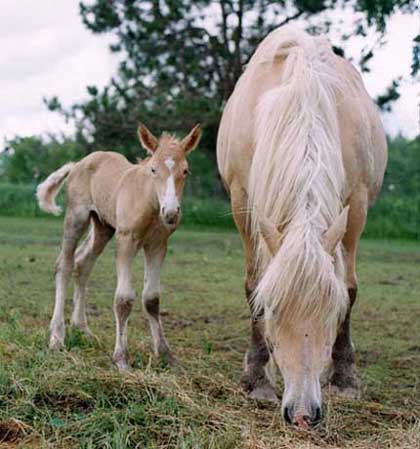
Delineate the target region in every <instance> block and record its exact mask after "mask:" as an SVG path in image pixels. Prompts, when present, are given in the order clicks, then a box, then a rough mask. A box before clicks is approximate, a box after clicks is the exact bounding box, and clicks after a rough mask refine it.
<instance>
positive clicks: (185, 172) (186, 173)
mask: <svg viewBox="0 0 420 449" xmlns="http://www.w3.org/2000/svg"><path fill="white" fill-rule="evenodd" d="M189 173H190V171H189V170H188V168H186V169H185V170H184V176H187V175H188V174H189Z"/></svg>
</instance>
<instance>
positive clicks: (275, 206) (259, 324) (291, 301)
mask: <svg viewBox="0 0 420 449" xmlns="http://www.w3.org/2000/svg"><path fill="white" fill-rule="evenodd" d="M217 158H218V167H219V171H220V174H221V176H222V179H223V182H224V184H225V186H226V188H227V190H228V192H229V194H230V198H231V207H232V213H233V217H234V220H235V223H236V227H237V228H238V230H239V233H240V235H241V237H242V240H243V243H244V251H245V258H246V283H245V289H246V296H247V299H248V302H249V304H250V307H251V311H252V320H251V321H252V322H251V341H250V347H249V350H248V351H247V354H246V356H245V370H244V371H245V372H244V377H243V384H244V387H245V388H246V390H247V391H248V393H249V396H250V397H251V398H257V399H272V400H276V394H275V391H274V388H273V385H272V383H271V382H270V380H269V379H270V378H271V376H270V375H269V373H268V372H267V367H268V366H275V365H277V367H278V368H279V369H280V371H281V374H282V377H283V380H284V393H283V400H282V414H283V416H284V418H285V419H286V421H288V422H289V423H290V422H291V423H293V424H296V425H298V426H299V427H302V428H308V427H310V426H311V425H313V424H315V423H317V422H318V421H319V420H320V417H321V386H320V378H321V374H322V372H323V371H324V370H325V368H327V367H329V368H330V370H331V372H330V374H331V378H330V381H331V384H332V388H333V389H336V390H337V391H338V392H339V393H342V394H344V395H347V396H352V395H355V394H357V391H358V382H357V379H356V376H355V372H354V353H353V348H352V342H351V338H350V313H351V308H352V306H353V304H354V302H355V299H356V291H357V278H356V271H355V263H356V252H357V246H358V242H359V239H360V235H361V233H362V231H363V228H364V226H365V222H366V214H367V210H368V207H369V206H370V205H372V203H373V202H374V200H375V198H376V197H377V195H378V194H379V191H380V188H381V185H382V181H383V176H384V171H385V166H386V160H387V148H386V139H385V134H384V131H383V128H382V125H381V122H380V119H379V115H378V112H377V110H376V108H375V106H374V104H373V102H372V100H371V99H370V97H369V95H368V94H367V92H366V90H365V88H364V86H363V83H362V80H361V77H360V75H359V74H358V72H357V71H356V70H355V69H354V67H353V66H352V65H351V64H350V63H349V62H347V61H346V60H344V59H343V58H341V57H338V56H336V55H335V54H334V53H333V51H332V49H331V45H330V43H329V42H328V41H327V40H326V39H324V38H321V37H311V36H309V35H308V34H307V33H305V32H303V31H301V30H299V29H297V28H295V27H294V26H284V27H280V28H278V29H276V30H274V31H273V32H272V33H270V34H269V35H268V36H267V37H266V38H265V39H264V41H263V42H262V43H261V44H260V45H259V47H258V48H257V50H256V52H255V54H254V55H253V56H252V58H251V60H250V62H249V64H248V65H247V67H246V70H245V71H244V73H243V74H242V76H241V78H240V79H239V81H238V83H237V85H236V87H235V90H234V92H233V94H232V96H231V97H230V99H229V101H228V103H227V105H226V107H225V110H224V113H223V117H222V121H221V126H220V129H219V135H218V143H217ZM270 357H272V359H274V361H275V364H271V363H270V364H268V362H269V361H270Z"/></svg>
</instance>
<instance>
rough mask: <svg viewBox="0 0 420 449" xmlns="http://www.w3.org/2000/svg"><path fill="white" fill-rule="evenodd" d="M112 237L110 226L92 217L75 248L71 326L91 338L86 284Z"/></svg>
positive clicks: (94, 216)
mask: <svg viewBox="0 0 420 449" xmlns="http://www.w3.org/2000/svg"><path fill="white" fill-rule="evenodd" d="M113 235H114V230H113V228H111V227H110V226H107V225H106V224H103V223H101V222H100V221H99V219H98V217H97V216H96V215H93V216H92V219H91V228H90V231H89V234H88V236H87V237H86V239H85V240H84V242H83V243H82V244H81V245H80V246H79V248H77V251H76V255H75V263H74V283H75V286H74V296H73V306H74V309H73V315H72V319H71V324H72V326H74V327H77V328H79V329H80V330H81V331H83V332H84V333H85V334H87V335H89V336H92V335H93V334H92V332H91V331H90V329H89V327H88V324H87V318H86V284H87V281H88V278H89V275H90V273H91V271H92V268H93V266H94V264H95V262H96V259H97V258H98V257H99V256H100V254H101V253H102V251H103V249H104V248H105V246H106V244H107V243H108V242H109V240H110V239H111V238H112V236H113Z"/></svg>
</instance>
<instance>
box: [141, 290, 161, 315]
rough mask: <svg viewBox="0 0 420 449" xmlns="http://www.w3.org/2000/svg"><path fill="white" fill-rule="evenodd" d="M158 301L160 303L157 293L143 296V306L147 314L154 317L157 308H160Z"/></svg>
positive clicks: (157, 311) (157, 310)
mask: <svg viewBox="0 0 420 449" xmlns="http://www.w3.org/2000/svg"><path fill="white" fill-rule="evenodd" d="M159 303H160V298H159V296H158V295H155V296H149V297H143V306H144V308H145V310H146V312H147V313H148V314H149V315H152V316H155V317H156V316H158V315H159V309H160V304H159Z"/></svg>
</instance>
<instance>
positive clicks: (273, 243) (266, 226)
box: [259, 217, 281, 256]
mask: <svg viewBox="0 0 420 449" xmlns="http://www.w3.org/2000/svg"><path fill="white" fill-rule="evenodd" d="M259 225H260V234H261V236H262V238H263V239H264V242H265V243H266V245H267V247H268V249H269V251H270V253H271V255H272V256H275V255H276V253H277V251H278V250H279V248H280V245H281V234H280V232H279V231H278V230H277V228H276V227H275V226H274V224H273V223H271V222H270V221H269V220H268V219H267V218H264V217H262V218H260V219H259Z"/></svg>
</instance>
